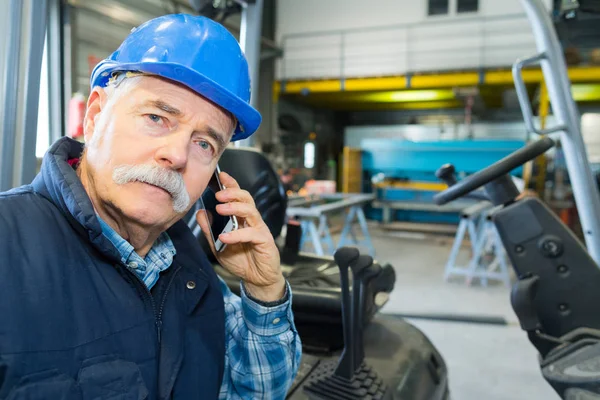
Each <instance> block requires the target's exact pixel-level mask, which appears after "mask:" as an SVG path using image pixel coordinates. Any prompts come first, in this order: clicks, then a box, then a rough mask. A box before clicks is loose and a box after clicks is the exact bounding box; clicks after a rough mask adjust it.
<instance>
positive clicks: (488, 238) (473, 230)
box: [444, 202, 510, 287]
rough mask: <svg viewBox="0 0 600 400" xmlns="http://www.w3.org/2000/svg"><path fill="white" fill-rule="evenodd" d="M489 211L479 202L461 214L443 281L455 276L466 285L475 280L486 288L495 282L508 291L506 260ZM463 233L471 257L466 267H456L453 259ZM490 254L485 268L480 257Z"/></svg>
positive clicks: (488, 206) (508, 280)
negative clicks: (490, 281) (490, 282)
mask: <svg viewBox="0 0 600 400" xmlns="http://www.w3.org/2000/svg"><path fill="white" fill-rule="evenodd" d="M491 209H492V205H491V204H490V203H488V202H481V203H478V204H475V205H473V206H471V207H468V208H466V209H465V210H463V212H461V220H460V223H459V225H458V229H457V231H456V236H455V239H454V243H453V245H452V250H451V251H450V257H449V258H448V262H447V263H446V268H445V270H444V280H446V281H448V280H449V278H450V277H451V276H453V275H459V276H465V277H466V283H467V284H468V285H470V284H471V283H472V281H473V279H474V278H479V279H480V281H481V283H482V285H483V286H487V284H488V279H495V280H500V281H502V282H503V283H504V284H505V285H506V286H507V287H510V274H509V269H508V261H507V256H506V252H505V250H504V246H503V245H502V241H501V240H500V236H499V235H498V231H497V230H496V226H495V225H494V223H493V221H492V220H491V219H490V211H491ZM467 233H468V234H469V238H470V242H471V251H472V256H471V259H470V260H469V263H468V265H467V266H466V267H465V266H458V265H457V261H456V259H457V258H458V254H459V252H460V248H461V246H462V243H463V240H464V239H465V237H466V234H467ZM490 254H491V255H492V260H491V262H490V263H488V264H486V263H485V262H484V257H487V256H488V255H490Z"/></svg>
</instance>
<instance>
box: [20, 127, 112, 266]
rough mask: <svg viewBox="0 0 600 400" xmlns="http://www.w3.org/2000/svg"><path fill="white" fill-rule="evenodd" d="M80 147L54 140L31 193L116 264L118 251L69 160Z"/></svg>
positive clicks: (74, 156)
mask: <svg viewBox="0 0 600 400" xmlns="http://www.w3.org/2000/svg"><path fill="white" fill-rule="evenodd" d="M82 152H83V144H82V143H79V142H78V141H76V140H73V139H71V138H69V137H63V138H60V139H59V140H57V141H56V142H55V143H54V144H53V145H52V146H51V147H50V149H49V150H48V151H47V152H46V154H45V155H44V158H43V160H42V167H41V169H40V172H39V174H38V175H37V176H36V177H35V179H34V180H33V182H32V187H33V190H34V191H36V192H37V193H39V194H41V195H42V196H44V197H46V198H47V199H49V200H50V201H51V202H52V203H54V204H55V205H56V206H57V207H58V208H59V209H60V211H61V212H62V213H63V214H64V215H65V216H66V217H67V219H68V220H69V222H70V223H71V225H72V226H73V227H74V228H75V230H77V231H78V233H79V234H81V235H83V236H84V237H86V238H87V239H88V240H89V241H90V242H91V244H92V245H93V246H94V247H95V248H96V249H97V250H99V251H100V252H101V253H103V254H104V255H106V256H107V257H109V258H111V259H113V260H115V261H118V260H120V256H119V252H118V251H117V249H115V247H114V246H113V245H112V243H110V241H109V240H108V239H107V238H106V237H105V236H104V235H103V234H102V228H101V226H100V222H99V221H98V218H97V217H96V212H95V211H94V206H93V205H92V202H91V200H90V198H89V196H88V194H87V192H86V191H85V188H84V187H83V184H82V183H81V180H80V179H79V177H78V176H77V174H76V172H75V170H74V169H73V167H72V166H71V165H70V164H69V160H72V159H74V158H79V157H80V156H81V154H82Z"/></svg>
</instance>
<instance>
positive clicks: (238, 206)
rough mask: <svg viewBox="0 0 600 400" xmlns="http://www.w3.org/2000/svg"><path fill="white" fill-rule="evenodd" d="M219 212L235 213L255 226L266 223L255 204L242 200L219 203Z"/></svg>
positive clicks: (223, 213) (225, 213) (222, 213)
mask: <svg viewBox="0 0 600 400" xmlns="http://www.w3.org/2000/svg"><path fill="white" fill-rule="evenodd" d="M217 212H218V213H219V214H221V215H235V216H236V217H238V218H242V219H244V220H246V222H247V224H248V225H249V226H253V227H258V226H260V225H262V224H263V223H264V222H263V219H262V217H261V215H260V213H259V212H258V210H257V209H256V207H255V206H254V204H248V203H240V202H233V203H224V204H219V205H217Z"/></svg>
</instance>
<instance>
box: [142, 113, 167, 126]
mask: <svg viewBox="0 0 600 400" xmlns="http://www.w3.org/2000/svg"><path fill="white" fill-rule="evenodd" d="M146 117H148V119H149V120H150V121H152V122H154V123H155V124H161V123H162V122H163V118H162V117H160V116H158V115H156V114H148V115H147V116H146Z"/></svg>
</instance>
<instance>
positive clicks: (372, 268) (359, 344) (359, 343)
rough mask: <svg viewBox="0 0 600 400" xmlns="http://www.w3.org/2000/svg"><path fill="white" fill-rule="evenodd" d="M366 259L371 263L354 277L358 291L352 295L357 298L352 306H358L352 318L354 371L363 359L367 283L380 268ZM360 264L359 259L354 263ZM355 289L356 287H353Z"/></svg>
mask: <svg viewBox="0 0 600 400" xmlns="http://www.w3.org/2000/svg"><path fill="white" fill-rule="evenodd" d="M365 257H368V258H369V259H370V260H369V261H371V264H370V265H369V266H368V267H367V268H364V269H363V270H362V271H360V272H359V273H358V275H354V279H355V281H354V282H358V283H359V284H358V286H359V291H358V292H356V293H355V294H354V296H355V298H356V297H358V299H359V300H358V301H355V302H354V304H358V306H357V308H358V310H357V311H356V313H355V314H354V316H356V319H355V321H356V322H355V324H354V326H355V327H356V328H355V329H356V332H355V334H354V341H355V344H354V349H355V352H354V371H356V370H358V368H359V367H360V366H361V364H362V363H363V361H364V359H365V346H364V336H363V330H364V324H363V321H364V317H365V308H364V307H365V304H367V299H366V297H367V293H368V291H367V283H368V282H369V281H370V280H371V278H373V277H374V276H377V275H379V274H380V273H381V266H380V265H379V264H373V259H372V258H371V257H369V256H365ZM359 262H360V258H359V260H358V261H357V262H356V264H358V263H359ZM354 287H356V285H355V286H354Z"/></svg>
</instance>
